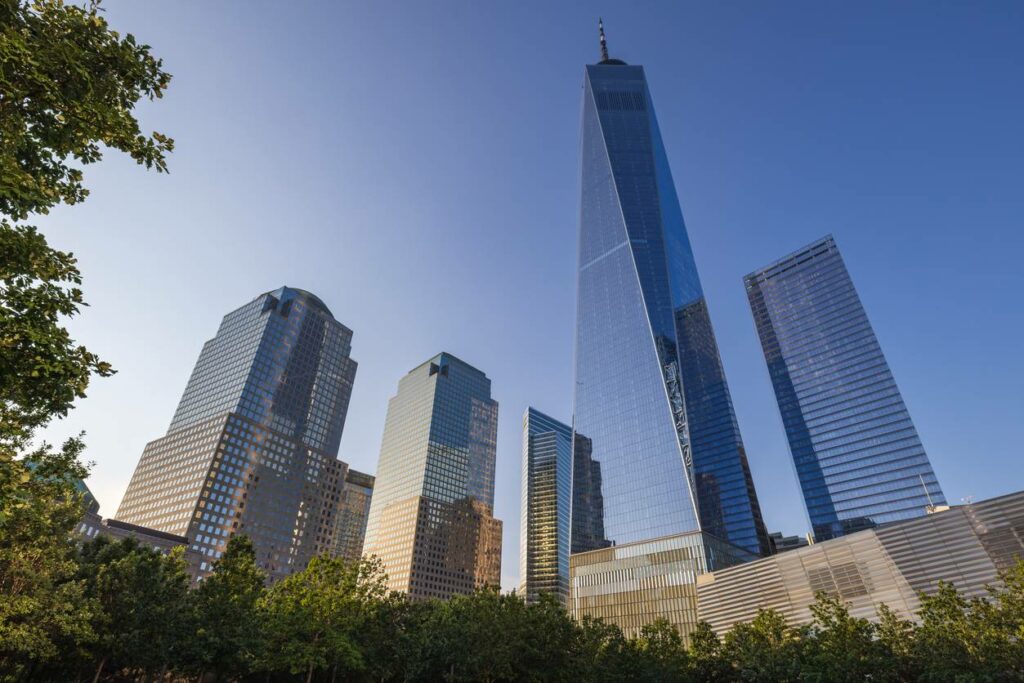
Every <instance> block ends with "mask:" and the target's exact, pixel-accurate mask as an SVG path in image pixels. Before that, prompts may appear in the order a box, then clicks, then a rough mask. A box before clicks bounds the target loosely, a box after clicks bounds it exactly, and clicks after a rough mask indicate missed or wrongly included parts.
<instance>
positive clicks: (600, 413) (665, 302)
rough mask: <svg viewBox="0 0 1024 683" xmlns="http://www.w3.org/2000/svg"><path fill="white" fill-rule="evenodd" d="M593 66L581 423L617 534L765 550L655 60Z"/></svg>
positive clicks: (583, 218) (585, 144)
mask: <svg viewBox="0 0 1024 683" xmlns="http://www.w3.org/2000/svg"><path fill="white" fill-rule="evenodd" d="M601 39H602V59H601V61H600V62H599V63H598V64H592V65H588V66H587V67H586V73H585V77H584V84H583V88H584V94H583V119H582V146H581V160H580V163H581V174H582V184H581V187H582V198H581V204H580V241H579V264H578V302H577V327H576V387H575V405H574V420H575V424H574V427H575V429H576V430H578V431H579V432H580V433H581V434H585V435H586V437H587V438H588V439H589V441H588V442H587V443H588V445H589V446H590V447H591V450H592V458H593V460H594V462H595V463H597V464H599V466H600V471H601V482H602V491H601V493H602V496H603V512H604V520H603V526H604V535H605V537H606V540H607V541H609V542H611V543H615V544H621V543H631V542H636V541H642V540H647V539H652V538H656V537H661V536H667V535H673V534H681V533H686V532H691V531H696V530H701V531H704V532H706V533H709V534H711V535H713V536H716V537H717V538H719V539H721V540H723V541H727V542H729V543H731V544H733V545H736V546H739V547H740V548H743V549H745V550H746V551H748V552H752V553H755V554H766V553H767V552H768V551H769V544H768V536H767V532H766V530H765V528H764V523H763V521H762V519H761V512H760V508H759V506H758V502H757V495H756V493H755V491H754V485H753V481H752V479H751V476H750V469H749V466H748V464H747V457H746V453H745V451H744V448H743V442H742V440H741V438H740V432H739V428H738V426H737V423H736V416H735V414H734V411H733V406H732V399H731V397H730V395H729V388H728V385H727V384H726V380H725V373H724V371H723V368H722V362H721V359H720V357H719V352H718V346H717V343H716V341H715V335H714V332H713V330H712V327H711V320H710V318H709V315H708V308H707V303H706V301H705V298H704V293H703V290H702V289H701V284H700V278H699V277H698V275H697V267H696V264H695V263H694V257H693V252H692V250H691V248H690V243H689V238H688V236H687V233H686V227H685V224H684V223H683V216H682V212H681V210H680V207H679V200H678V198H677V197H676V190H675V185H674V183H673V181H672V174H671V172H670V170H669V165H668V159H667V157H666V154H665V148H664V145H663V144H662V140H661V133H660V131H659V128H658V123H657V119H656V118H655V115H654V107H653V103H652V100H651V95H650V92H649V91H648V88H647V79H646V76H645V75H644V70H643V67H640V66H629V65H627V64H626V63H625V62H622V61H621V60H618V59H610V58H609V57H608V55H607V50H606V49H605V45H604V35H603V32H602V36H601Z"/></svg>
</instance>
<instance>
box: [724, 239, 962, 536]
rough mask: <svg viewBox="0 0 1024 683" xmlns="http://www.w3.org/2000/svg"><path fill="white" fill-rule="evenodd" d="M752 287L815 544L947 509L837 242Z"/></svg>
mask: <svg viewBox="0 0 1024 683" xmlns="http://www.w3.org/2000/svg"><path fill="white" fill-rule="evenodd" d="M744 284H745V285H746V288H747V296H748V298H749V299H750V308H751V310H752V311H753V314H754V323H755V324H756V325H757V333H758V336H760V338H761V346H762V348H763V349H764V357H765V360H766V361H767V363H768V373H769V375H770V376H771V380H772V384H773V386H774V388H775V397H776V399H777V400H778V404H779V412H780V413H781V414H782V422H783V425H784V426H785V428H786V437H787V438H788V439H789V448H790V451H791V452H792V455H793V462H794V464H795V465H796V472H797V477H798V478H799V480H800V487H801V488H802V489H803V494H804V503H805V504H806V506H807V514H808V516H809V517H810V522H811V528H812V531H813V533H814V536H815V538H816V539H817V540H819V541H820V540H825V539H829V538H834V537H836V536H842V535H843V534H847V533H850V532H852V531H859V530H860V529H864V528H868V527H872V526H875V525H877V524H880V523H883V522H892V521H896V520H901V519H908V518H911V517H917V516H920V515H924V514H925V512H926V508H927V506H929V505H942V504H945V502H946V500H945V497H944V496H943V495H942V490H941V489H940V488H939V482H938V481H937V480H936V478H935V472H933V471H932V466H931V463H930V462H929V461H928V456H927V455H926V454H925V452H924V448H923V447H922V445H921V440H920V438H918V435H917V430H916V429H915V428H914V423H913V422H911V420H910V414H909V413H908V412H907V406H906V405H905V404H904V403H903V397H902V396H901V395H900V391H899V389H898V388H897V387H896V381H895V380H894V379H893V376H892V372H890V370H889V365H888V363H886V361H885V356H884V355H883V354H882V348H881V347H880V346H879V345H878V339H876V338H875V333H874V330H872V328H871V323H870V322H868V317H867V314H866V313H865V312H864V306H863V305H861V302H860V298H859V297H858V296H857V290H856V289H854V287H853V280H851V279H850V274H849V273H848V272H847V270H846V265H845V264H844V263H843V257H842V256H841V255H840V254H839V248H838V247H837V246H836V243H835V240H833V239H832V237H831V235H830V236H828V237H824V238H822V239H820V240H818V241H817V242H814V243H813V244H810V245H808V246H806V247H804V248H803V249H800V250H799V251H797V252H794V253H792V254H790V255H789V256H786V257H785V258H782V259H780V260H778V261H776V262H775V263H772V264H770V265H768V266H765V267H764V268H761V269H760V270H757V271H755V272H753V273H751V274H750V275H747V276H746V277H745V278H744Z"/></svg>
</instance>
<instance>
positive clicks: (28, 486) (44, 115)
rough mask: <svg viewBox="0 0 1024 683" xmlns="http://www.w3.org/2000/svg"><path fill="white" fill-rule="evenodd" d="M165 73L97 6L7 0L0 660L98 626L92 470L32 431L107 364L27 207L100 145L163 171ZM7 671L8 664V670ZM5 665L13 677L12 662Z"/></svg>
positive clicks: (78, 179) (24, 659)
mask: <svg viewBox="0 0 1024 683" xmlns="http://www.w3.org/2000/svg"><path fill="white" fill-rule="evenodd" d="M169 81H170V76H169V75H168V74H167V73H165V72H164V71H163V70H162V66H161V63H160V61H159V60H157V59H155V58H154V57H153V56H152V55H151V54H150V49H149V47H148V46H146V45H142V44H139V43H137V42H136V41H135V38H134V37H132V36H131V35H126V36H123V37H122V36H121V35H120V34H118V33H116V32H114V31H112V30H111V29H110V28H109V26H108V25H107V22H106V21H105V20H104V18H103V16H102V14H101V13H100V9H99V5H98V3H95V2H94V3H91V4H89V5H87V6H86V7H78V6H74V5H65V4H64V3H63V2H61V1H60V0H39V1H36V2H27V1H22V0H0V662H2V663H0V670H3V669H6V670H7V672H18V671H25V670H26V667H29V668H31V667H32V666H37V665H39V664H41V663H43V662H46V661H48V660H52V659H53V658H55V657H56V656H57V643H58V642H59V641H64V640H67V639H70V640H72V641H75V642H78V641H83V642H84V641H86V640H88V638H89V637H90V634H89V623H90V619H91V616H92V615H91V614H90V612H89V606H88V604H87V603H88V601H86V600H84V599H82V598H81V588H82V587H81V585H80V584H79V583H77V582H75V581H73V580H71V576H72V574H73V565H72V564H71V560H70V553H71V552H72V550H71V548H69V545H68V533H69V532H70V531H71V530H72V528H73V527H74V525H75V523H77V521H78V519H79V518H80V516H81V512H82V510H81V506H80V503H81V500H80V496H79V494H78V493H77V491H76V489H75V487H74V481H75V480H78V479H81V478H83V477H84V476H86V474H87V470H86V469H85V468H84V467H82V465H81V464H80V461H79V456H80V453H81V450H82V442H81V440H80V439H72V440H69V441H68V442H67V443H65V444H64V445H63V447H62V448H61V449H59V450H57V451H53V450H51V449H50V448H49V447H48V446H47V445H46V444H43V445H41V446H39V447H38V448H36V449H35V450H32V451H31V452H30V453H29V454H28V455H26V456H25V457H23V458H19V456H21V455H23V454H24V451H25V450H26V449H27V448H28V446H29V444H30V441H31V439H32V437H33V434H34V433H35V431H36V430H37V429H39V428H40V427H42V426H44V425H46V424H47V423H48V422H49V421H50V420H51V419H53V418H54V417H58V416H62V415H65V414H66V413H67V411H68V410H69V409H70V408H71V405H72V403H73V402H74V400H75V399H76V398H79V397H82V396H84V395H85V390H86V387H87V386H88V383H89V377H90V376H91V375H93V374H99V375H108V374H110V373H111V368H110V366H109V365H108V364H107V363H104V362H103V361H101V360H99V358H97V357H96V356H95V355H94V354H92V353H90V352H89V351H88V350H87V349H85V348H84V347H82V346H80V345H78V344H76V343H75V342H74V341H73V340H72V339H71V337H70V335H69V333H68V331H67V330H66V329H65V328H64V327H63V325H62V322H63V320H64V319H66V318H70V317H72V316H74V315H75V314H77V313H78V311H79V310H80V308H81V306H83V305H84V300H83V296H82V292H81V290H80V289H79V285H80V284H81V281H82V280H81V274H80V273H79V271H78V267H77V264H76V262H75V259H74V256H73V255H72V254H69V253H66V252H62V251H58V250H56V249H53V248H52V247H51V246H50V245H49V244H47V242H46V239H45V238H44V237H43V236H42V235H41V234H40V233H39V232H38V231H37V230H36V229H35V228H34V227H32V226H29V225H24V224H21V223H20V221H24V220H26V219H27V218H29V217H30V216H31V215H32V214H39V213H47V212H49V210H50V209H51V208H53V207H54V206H56V205H57V204H60V203H62V202H63V203H68V204H73V203H76V202H79V201H81V200H82V199H84V198H85V196H86V195H87V194H88V191H87V190H86V189H85V187H84V185H83V172H82V167H83V166H85V165H87V164H90V163H94V162H96V161H98V160H99V159H100V158H101V156H102V153H101V147H100V145H103V146H105V147H107V148H110V149H116V150H119V151H122V152H125V153H127V154H129V155H130V156H131V157H132V158H133V159H135V160H136V161H137V162H138V163H140V164H142V165H144V166H146V167H151V168H156V169H157V170H158V171H162V170H166V165H165V160H164V154H165V153H166V152H169V151H170V150H171V149H172V148H173V141H172V140H170V138H167V137H165V136H163V135H161V134H159V133H153V134H152V135H150V136H146V135H144V134H142V133H141V131H140V129H139V125H138V122H137V121H136V119H135V117H134V113H133V108H134V106H135V104H136V102H138V101H139V100H140V99H142V98H144V97H148V98H154V97H160V96H161V95H162V94H163V92H164V90H165V89H166V87H167V85H168V83H169ZM5 675H6V674H5ZM10 675H18V674H16V673H10Z"/></svg>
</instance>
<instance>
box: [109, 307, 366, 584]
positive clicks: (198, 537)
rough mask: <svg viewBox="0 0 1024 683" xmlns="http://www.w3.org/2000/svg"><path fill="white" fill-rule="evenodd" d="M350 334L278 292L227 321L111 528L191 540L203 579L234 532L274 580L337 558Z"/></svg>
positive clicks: (323, 310) (326, 314)
mask: <svg viewBox="0 0 1024 683" xmlns="http://www.w3.org/2000/svg"><path fill="white" fill-rule="evenodd" d="M351 350H352V330H350V329H348V328H347V327H345V326H344V325H342V324H341V323H339V322H338V321H337V320H335V319H334V316H333V315H331V312H330V310H328V308H327V306H325V305H324V303H323V302H322V301H321V300H320V299H318V298H317V297H316V296H314V295H313V294H310V293H309V292H306V291H304V290H301V289H292V288H290V287H282V288H280V289H277V290H275V291H273V292H267V293H266V294H261V295H260V296H258V297H256V298H255V299H253V300H252V301H251V302H249V303H248V304H246V305H245V306H242V307H241V308H239V309H238V310H236V311H233V312H231V313H228V314H227V315H226V316H224V319H223V321H222V322H221V325H220V329H218V330H217V334H216V336H215V337H214V338H213V339H211V340H209V341H208V342H206V344H205V345H204V346H203V350H202V352H201V353H200V354H199V360H198V361H197V362H196V366H195V369H194V370H193V372H192V376H191V378H190V379H189V381H188V385H187V386H186V387H185V392H184V395H183V396H182V397H181V402H180V403H179V404H178V409H177V411H175V413H174V418H173V419H172V420H171V425H170V427H169V429H168V430H167V434H166V435H165V436H163V437H161V438H159V439H157V440H156V441H152V442H150V443H149V444H148V445H147V446H146V448H145V450H144V451H143V453H142V457H141V458H140V460H139V464H138V466H137V467H136V468H135V473H134V474H133V475H132V479H131V482H130V483H129V484H128V490H127V491H126V492H125V495H124V499H123V500H122V501H121V506H120V508H119V509H118V512H117V518H118V519H120V520H122V521H125V522H130V523H132V524H137V525H141V526H147V527H150V528H153V529H157V530H159V531H165V532H168V533H171V534H177V535H179V536H186V537H187V538H188V539H189V542H190V544H191V549H192V550H194V551H198V552H199V553H201V554H202V555H203V556H204V560H203V562H202V564H201V565H200V571H201V573H205V572H208V571H209V570H210V569H211V568H212V564H213V562H214V561H216V559H217V558H219V557H220V556H221V553H222V552H223V551H224V547H225V545H226V543H227V540H228V539H229V538H230V537H231V536H233V535H234V534H236V533H243V534H246V535H248V536H249V537H250V538H251V539H252V541H253V543H254V545H255V547H256V560H257V563H258V564H259V565H260V566H261V567H263V568H264V569H266V570H267V572H268V574H269V576H270V578H271V579H272V580H274V579H278V578H282V577H284V576H287V575H289V574H291V573H293V572H295V571H299V570H302V569H304V568H305V566H306V564H308V562H309V560H310V559H312V558H313V557H314V556H315V555H318V554H320V553H324V552H332V548H333V547H334V539H333V529H334V528H335V526H336V525H335V521H334V520H335V516H336V514H337V511H338V509H337V507H338V501H339V499H340V494H341V493H342V492H343V491H344V487H345V478H346V473H347V470H348V466H347V465H346V464H345V463H343V462H341V461H340V460H338V458H337V455H338V446H339V443H340V441H341V433H342V430H343V429H344V427H345V415H346V413H347V411H348V403H349V397H350V396H351V393H352V383H353V381H354V380H355V374H356V362H355V361H354V360H352V359H351V358H350V357H349V354H350V353H351Z"/></svg>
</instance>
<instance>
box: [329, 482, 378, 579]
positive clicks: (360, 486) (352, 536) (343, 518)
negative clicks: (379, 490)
mask: <svg viewBox="0 0 1024 683" xmlns="http://www.w3.org/2000/svg"><path fill="white" fill-rule="evenodd" d="M373 483H374V477H373V476H372V475H369V474H364V473H363V472H357V471H356V470H353V469H351V468H350V469H349V470H348V472H346V473H345V485H344V486H343V487H342V493H341V500H340V501H339V502H338V510H337V514H336V515H335V520H334V551H333V553H332V554H333V555H334V556H335V557H343V558H345V559H346V560H358V559H359V558H360V557H362V555H363V539H364V538H365V536H366V521H367V519H368V518H369V516H370V502H371V501H372V500H373Z"/></svg>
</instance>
